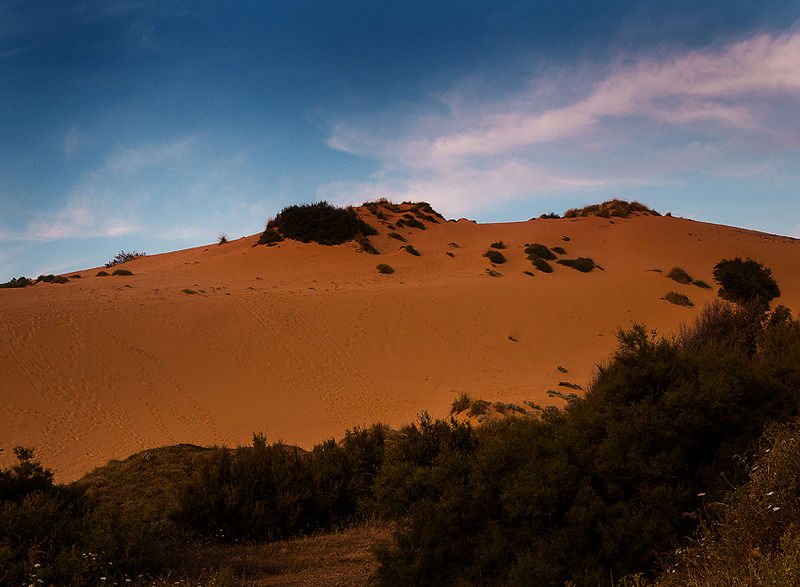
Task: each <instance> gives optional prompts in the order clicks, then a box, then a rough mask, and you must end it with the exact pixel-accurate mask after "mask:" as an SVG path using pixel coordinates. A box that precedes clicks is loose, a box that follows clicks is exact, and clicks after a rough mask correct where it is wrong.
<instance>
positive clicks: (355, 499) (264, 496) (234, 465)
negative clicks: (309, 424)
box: [170, 425, 386, 541]
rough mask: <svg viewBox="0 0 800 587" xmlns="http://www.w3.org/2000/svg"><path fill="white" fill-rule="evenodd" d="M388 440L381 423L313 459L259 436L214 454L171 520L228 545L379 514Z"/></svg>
mask: <svg viewBox="0 0 800 587" xmlns="http://www.w3.org/2000/svg"><path fill="white" fill-rule="evenodd" d="M385 436H386V431H385V429H384V428H383V427H382V426H377V425H376V426H372V427H371V428H368V429H358V428H357V429H354V430H352V431H348V432H347V434H346V435H345V438H344V439H343V440H342V442H341V443H340V444H337V443H335V442H334V441H333V440H329V441H326V442H323V443H321V444H318V445H317V446H315V447H314V449H313V450H312V451H311V452H310V453H308V452H305V451H301V450H300V449H298V448H296V447H290V446H286V445H284V444H282V443H274V444H268V443H267V442H266V440H265V439H264V437H263V436H261V435H255V436H254V438H253V445H252V447H242V448H238V449H236V450H233V451H231V450H228V449H224V448H220V449H215V450H214V451H213V452H212V453H211V454H210V455H208V456H207V457H206V458H204V459H203V462H202V463H201V464H200V465H199V467H198V468H197V470H196V471H195V473H194V474H193V475H192V478H191V479H190V480H189V481H188V482H187V483H186V484H185V485H184V486H183V487H182V488H181V490H180V493H179V497H178V507H177V508H176V510H175V511H174V512H172V514H171V515H170V517H171V519H173V520H175V521H176V522H177V523H178V524H180V525H181V526H182V527H186V528H191V529H194V530H197V531H199V532H201V533H202V534H204V535H206V536H209V537H213V538H216V539H219V540H225V541H234V540H242V539H275V538H280V537H283V536H290V535H295V534H299V533H306V532H311V531H314V530H316V529H321V528H330V527H332V526H334V525H341V524H345V523H348V522H350V521H352V520H354V519H357V518H361V517H364V516H365V515H367V514H369V513H370V512H371V511H373V510H374V508H375V505H374V492H373V486H374V479H375V475H376V474H377V472H378V470H379V469H380V467H381V464H382V462H383V458H384V443H385Z"/></svg>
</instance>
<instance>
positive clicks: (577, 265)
mask: <svg viewBox="0 0 800 587" xmlns="http://www.w3.org/2000/svg"><path fill="white" fill-rule="evenodd" d="M556 263H558V264H559V265H564V266H566V267H571V268H572V269H576V270H578V271H580V272H581V273H589V271H591V270H592V269H594V268H595V267H597V265H596V264H595V262H594V261H593V260H592V259H590V258H588V257H578V258H577V259H559V260H558V261H556Z"/></svg>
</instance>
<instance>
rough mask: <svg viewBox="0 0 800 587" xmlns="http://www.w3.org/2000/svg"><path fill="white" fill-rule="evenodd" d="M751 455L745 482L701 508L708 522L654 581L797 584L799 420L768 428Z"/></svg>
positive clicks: (799, 575)
mask: <svg viewBox="0 0 800 587" xmlns="http://www.w3.org/2000/svg"><path fill="white" fill-rule="evenodd" d="M753 456H754V458H753V460H752V463H751V466H750V478H749V480H748V481H747V483H746V484H744V485H742V486H740V487H738V488H736V489H735V490H733V491H732V492H731V493H730V494H729V495H728V496H726V498H725V499H724V500H723V502H722V503H713V502H712V503H709V505H707V506H705V511H706V513H708V514H709V519H708V521H707V522H705V523H704V524H702V525H701V527H700V529H699V531H698V535H697V536H696V537H695V538H694V539H693V540H691V541H689V542H688V543H687V545H686V546H685V547H683V548H679V549H677V550H676V551H675V555H674V556H673V557H671V558H672V560H670V561H669V565H668V567H667V568H668V570H667V571H666V572H665V573H664V574H662V575H661V577H659V578H658V580H657V581H656V582H655V584H656V585H661V586H667V585H711V584H716V585H752V584H763V585H796V584H798V581H799V580H800V568H799V567H798V561H800V502H798V499H797V496H798V495H800V427H799V425H798V422H797V421H796V420H795V422H794V423H792V425H788V426H774V427H772V428H771V429H770V430H768V431H767V433H765V435H764V437H763V438H762V440H761V442H760V443H759V448H758V450H757V451H755V454H754V455H753ZM703 502H704V503H705V502H706V500H705V499H704V500H703Z"/></svg>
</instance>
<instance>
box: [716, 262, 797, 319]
mask: <svg viewBox="0 0 800 587" xmlns="http://www.w3.org/2000/svg"><path fill="white" fill-rule="evenodd" d="M714 281H716V282H717V283H718V284H719V285H720V288H719V291H718V292H717V293H718V295H719V297H721V298H722V299H723V300H728V301H730V302H734V303H736V304H739V305H747V304H753V305H755V306H757V307H758V308H761V309H762V310H764V311H766V310H767V309H769V303H770V302H771V301H772V300H773V299H775V298H777V297H779V296H780V295H781V290H780V288H779V287H778V284H777V283H776V282H775V280H774V279H773V278H772V271H771V270H770V269H769V268H767V267H764V266H763V265H762V264H761V263H759V262H757V261H754V260H753V259H747V260H746V261H743V260H742V259H741V258H740V257H736V258H735V259H723V260H722V261H720V262H719V263H717V264H716V265H714Z"/></svg>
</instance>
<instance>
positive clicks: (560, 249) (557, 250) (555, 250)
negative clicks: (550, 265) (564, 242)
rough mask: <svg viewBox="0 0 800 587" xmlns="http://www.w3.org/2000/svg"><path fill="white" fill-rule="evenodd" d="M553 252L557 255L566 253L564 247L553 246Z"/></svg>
mask: <svg viewBox="0 0 800 587" xmlns="http://www.w3.org/2000/svg"><path fill="white" fill-rule="evenodd" d="M553 252H554V253H558V254H559V255H566V254H567V251H566V250H565V249H564V247H553Z"/></svg>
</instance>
